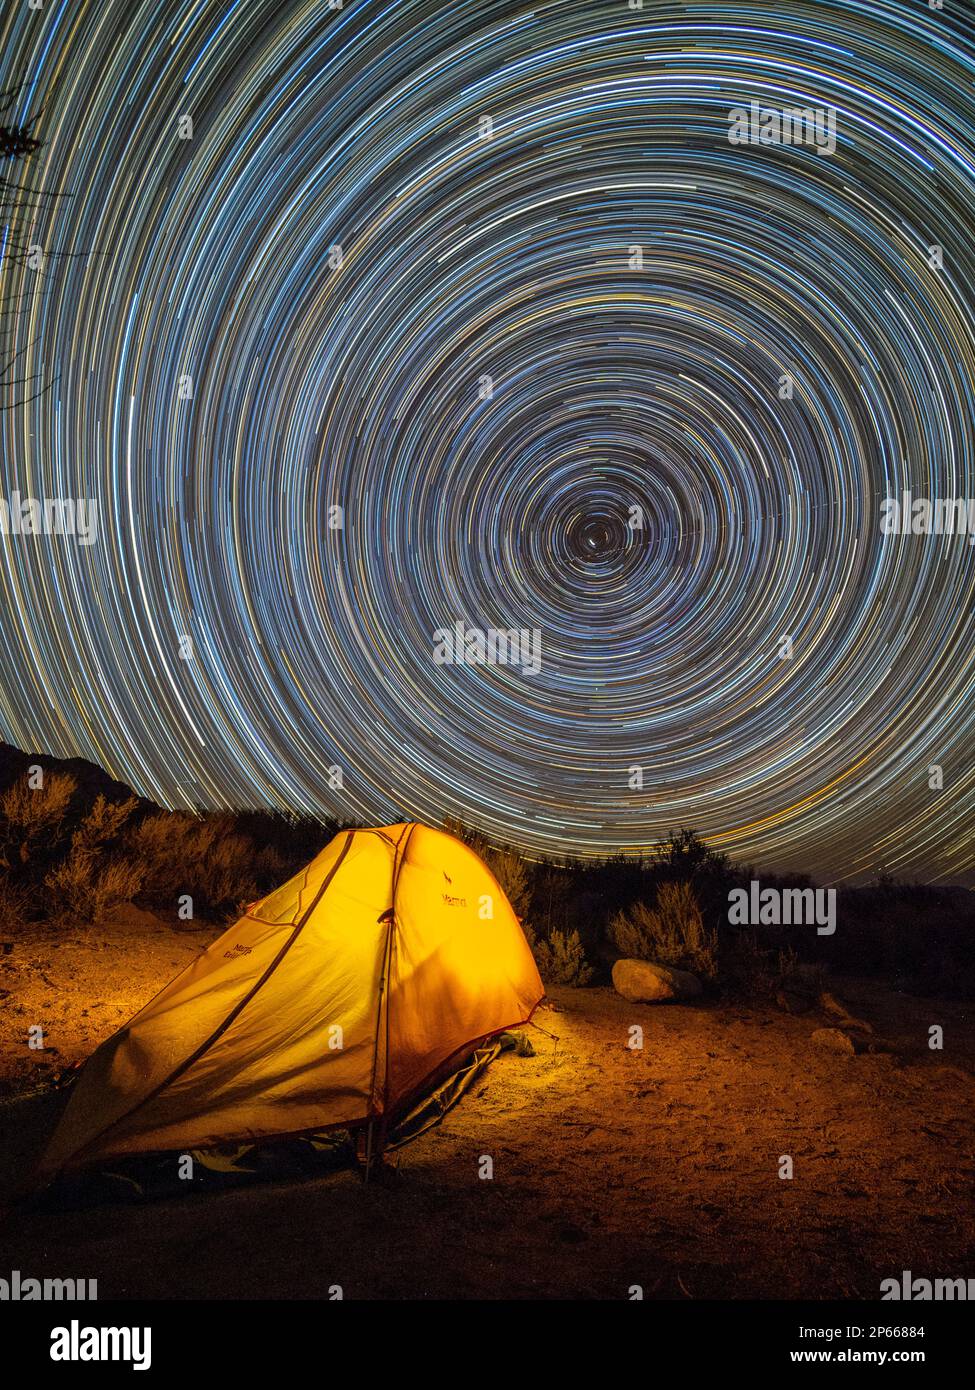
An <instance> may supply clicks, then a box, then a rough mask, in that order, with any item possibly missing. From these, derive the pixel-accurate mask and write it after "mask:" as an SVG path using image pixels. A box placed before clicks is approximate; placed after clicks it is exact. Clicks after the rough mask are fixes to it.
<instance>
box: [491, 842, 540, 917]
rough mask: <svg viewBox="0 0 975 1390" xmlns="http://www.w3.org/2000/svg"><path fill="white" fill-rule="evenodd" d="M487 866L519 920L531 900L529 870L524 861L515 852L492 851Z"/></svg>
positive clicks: (507, 850) (505, 850)
mask: <svg viewBox="0 0 975 1390" xmlns="http://www.w3.org/2000/svg"><path fill="white" fill-rule="evenodd" d="M487 866H488V868H489V869H490V870H491V872H492V873H493V874H494V877H495V878H496V879H497V880H498V884H499V886H500V888H501V890H502V892H503V893H504V895H505V897H506V898H507V899H508V902H509V903H510V904H511V906H512V907H513V908H514V912H515V916H516V917H518V918H519V919H520V918H522V917H524V916H525V914H526V913H527V911H528V904H529V901H530V898H531V890H530V887H529V879H528V870H527V868H526V867H525V864H524V861H523V860H521V859H520V858H519V857H518V855H517V854H515V853H514V851H513V850H510V849H504V850H491V851H490V852H489V853H488V855H487Z"/></svg>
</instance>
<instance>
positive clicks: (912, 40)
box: [0, 0, 975, 878]
mask: <svg viewBox="0 0 975 1390" xmlns="http://www.w3.org/2000/svg"><path fill="white" fill-rule="evenodd" d="M5 26H6V28H5V31H4V37H3V45H2V51H3V53H4V55H5V57H4V66H5V81H6V84H7V85H10V84H11V83H13V82H15V81H20V82H22V83H23V86H22V90H21V92H20V94H19V96H18V100H17V111H18V114H19V116H20V117H21V118H26V116H27V115H28V114H29V113H31V112H33V111H36V110H38V109H39V108H43V116H42V119H41V122H40V126H39V130H40V133H41V134H42V135H43V137H44V139H45V141H46V144H45V147H44V148H43V150H42V151H41V152H40V153H39V154H38V155H37V156H35V158H34V160H33V161H31V162H30V163H29V164H28V165H26V166H24V167H23V170H22V173H23V177H24V179H25V181H26V182H28V183H29V185H30V187H31V188H32V189H33V190H34V191H35V192H42V193H43V194H44V195H45V198H44V199H43V200H42V202H41V204H40V206H39V208H38V209H37V211H36V212H33V213H31V214H30V216H29V221H30V223H31V229H30V237H31V240H32V241H35V242H37V243H39V244H40V245H41V246H42V247H43V250H44V262H43V267H42V269H41V270H40V271H36V270H32V269H31V268H30V266H29V265H25V264H23V263H21V262H16V263H15V262H13V261H12V260H11V258H10V257H9V256H8V257H7V259H6V261H5V264H4V267H3V271H2V274H3V277H4V278H3V284H4V294H5V295H14V296H16V295H22V296H23V299H22V301H18V302H20V303H21V308H20V310H19V311H18V312H17V313H15V314H12V315H10V316H8V320H5V328H6V331H7V351H8V353H10V352H21V351H22V352H23V354H24V357H23V361H24V366H25V370H27V371H32V372H39V373H42V377H43V381H44V382H45V384H46V385H47V387H48V389H47V390H46V391H45V392H44V393H43V394H41V395H39V396H37V397H36V398H35V399H33V400H30V401H19V402H14V403H13V404H11V405H10V406H9V408H8V409H7V410H6V411H5V412H4V414H3V415H2V416H0V437H2V447H3V456H2V467H3V484H4V488H3V493H4V496H5V497H6V498H9V497H10V496H11V494H12V493H13V491H14V490H15V489H17V490H19V492H20V493H21V494H22V495H24V496H35V497H38V498H43V497H74V498H91V499H94V500H95V501H96V503H97V507H98V518H99V532H98V537H97V541H96V543H94V544H92V545H89V546H82V545H79V544H77V543H76V542H74V541H72V540H69V539H67V538H65V537H39V538H32V539H28V538H26V537H14V536H7V537H4V538H0V546H2V548H0V607H2V612H3V624H2V630H0V660H2V662H3V669H4V680H3V688H2V693H0V725H2V729H3V732H4V734H5V736H6V737H7V738H8V739H9V740H10V741H12V742H15V743H17V744H18V745H20V746H22V747H28V748H37V747H43V748H45V749H48V750H50V751H53V752H55V753H60V754H63V755H67V754H72V755H77V754H80V755H82V756H87V757H90V758H93V759H94V760H96V761H98V762H100V763H102V764H103V765H104V766H106V767H107V768H108V769H109V770H110V771H111V772H112V773H113V774H114V775H115V776H117V777H121V778H124V779H125V780H127V781H128V782H130V783H131V784H132V785H133V786H134V787H136V788H137V789H138V790H139V791H140V792H142V793H144V794H146V795H149V796H151V797H154V798H155V799H157V800H159V801H161V802H163V803H165V804H169V805H178V804H183V805H186V804H202V805H228V804H230V805H242V804H272V805H278V806H282V807H289V808H296V809H301V810H314V811H317V812H327V813H331V814H333V815H338V816H340V817H342V818H347V819H353V820H361V821H366V822H372V823H376V822H381V821H383V820H386V819H389V818H391V817H393V816H397V815H403V816H409V817H411V818H417V819H424V820H434V821H436V820H439V819H440V818H442V817H443V816H445V815H451V816H460V817H462V818H463V819H465V820H467V821H470V822H473V823H474V824H475V825H477V826H479V827H480V828H482V829H483V830H485V831H486V832H488V833H489V834H491V835H493V836H495V837H497V838H499V839H501V840H504V841H507V842H508V843H512V844H514V845H516V846H519V847H520V848H521V849H523V850H525V851H527V852H529V853H536V854H541V853H554V854H563V853H570V854H576V855H583V856H593V855H600V854H605V853H606V852H608V851H615V850H617V849H623V850H624V851H627V852H639V851H641V850H643V849H645V848H646V847H648V846H652V845H653V844H655V843H656V842H658V841H659V840H660V839H661V838H662V837H663V836H665V835H666V833H667V831H668V830H669V829H672V828H677V827H679V826H688V827H692V828H694V829H696V830H698V831H700V832H702V833H704V834H706V835H707V836H708V837H709V838H710V839H712V840H713V841H714V842H715V843H717V844H718V845H720V846H722V847H724V848H726V849H728V850H730V851H732V852H733V853H735V854H737V855H741V856H746V857H748V858H750V859H753V860H757V861H758V862H760V863H762V864H766V865H771V866H777V867H785V866H792V867H796V868H802V869H806V870H810V871H812V872H815V873H818V874H820V875H823V876H827V877H834V878H836V877H845V876H851V875H856V874H859V873H862V872H866V871H868V870H871V869H874V868H876V867H878V866H879V865H883V866H885V867H886V868H888V869H890V870H893V871H895V872H901V873H907V872H913V873H919V874H921V875H924V876H939V875H940V876H949V877H958V876H960V875H962V874H963V873H965V871H967V870H968V869H969V868H970V867H971V857H970V856H971V852H970V847H969V838H970V833H969V832H970V826H971V823H972V816H973V812H975V713H973V683H975V601H973V600H975V548H973V547H972V546H970V545H969V544H968V542H967V538H966V537H959V536H938V537H933V536H900V535H884V534H882V532H881V526H880V514H881V506H882V503H883V501H884V499H885V498H886V497H888V496H900V494H901V492H902V491H903V490H904V489H910V490H911V491H912V493H913V494H914V495H915V496H917V497H929V498H969V497H972V498H975V453H973V437H972V418H973V406H975V401H973V394H975V391H973V382H975V343H973V329H972V324H973V309H975V250H973V246H972V238H971V208H972V206H973V202H975V130H973V125H975V105H973V95H972V93H973V82H975V47H973V36H975V24H973V13H972V10H971V9H970V8H969V7H968V6H967V5H964V6H963V5H960V4H957V3H953V0H945V4H944V7H943V9H942V10H940V11H939V10H931V9H928V8H927V7H926V6H924V5H922V4H921V3H915V4H900V3H898V4H894V3H883V0H881V2H880V3H876V4H871V5H869V6H863V5H861V4H858V3H852V0H838V2H837V3H831V4H822V3H816V4H787V3H784V2H780V3H773V4H767V3H766V4H755V5H749V4H734V5H732V4H701V5H693V6H684V5H681V4H665V3H660V4H656V3H653V2H652V0H646V3H645V4H644V6H643V8H642V9H631V8H630V7H629V6H628V5H627V4H626V3H625V0H613V2H612V3H601V2H597V3H585V4H578V3H571V2H569V3H558V4H554V3H553V4H543V5H536V6H524V5H512V4H491V3H487V4H484V3H476V4H475V3H469V0H451V3H449V4H446V3H444V4H429V3H419V2H418V0H414V2H413V3H402V4H397V3H389V4H382V5H378V4H370V3H364V2H362V0H359V2H355V0H346V3H345V4H344V6H342V7H341V8H334V9H332V8H329V6H328V5H327V4H325V3H322V0H317V3H292V4H287V3H284V4H282V3H270V2H269V0H249V2H248V3H246V4H245V3H241V4H236V5H235V4H227V3H220V4H218V3H209V0H200V3H197V4H194V5H192V6H186V5H177V4H173V3H143V4H138V3H133V2H132V0H124V3H118V2H116V3H107V4H105V3H98V4H97V5H96V4H94V3H85V0H80V2H79V3H72V4H58V3H56V0H51V3H50V4H48V5H46V6H45V7H44V9H43V10H40V11H30V10H28V8H27V7H26V6H24V5H22V6H18V7H16V10H11V12H10V13H9V14H8V17H7V19H6V21H5ZM752 102H757V103H759V106H760V107H761V108H765V109H769V108H771V109H782V108H815V109H830V108H832V109H834V110H835V121H836V126H835V132H836V139H835V149H834V150H833V151H832V152H825V151H823V150H821V149H817V148H814V147H812V146H810V145H791V146H787V145H782V144H761V143H758V144H733V143H731V142H730V141H729V139H728V132H729V112H730V111H732V110H733V109H734V108H738V107H745V108H748V107H749V105H750V103H752ZM932 248H941V249H940V251H935V250H932ZM8 302H12V301H8ZM458 623H460V624H463V625H464V627H465V630H466V629H476V630H479V631H483V632H488V631H489V630H491V629H498V630H504V631H507V630H510V629H518V630H522V629H524V630H525V631H526V634H528V635H531V634H533V633H535V632H537V634H538V636H539V640H540V662H539V665H538V669H537V670H535V671H532V670H529V669H526V664H525V663H522V664H521V665H519V664H503V663H494V664H471V663H466V662H465V663H464V664H457V663H453V664H451V663H446V664H444V663H441V664H438V663H437V662H436V661H435V660H434V650H435V645H436V639H435V633H436V632H437V631H438V630H439V629H445V628H446V629H451V630H456V625H457V624H458ZM933 764H937V765H938V766H940V767H941V768H942V770H943V774H942V775H943V787H942V788H941V789H940V790H933V789H932V788H931V786H930V780H931V778H930V774H929V768H930V767H931V766H932V765H933Z"/></svg>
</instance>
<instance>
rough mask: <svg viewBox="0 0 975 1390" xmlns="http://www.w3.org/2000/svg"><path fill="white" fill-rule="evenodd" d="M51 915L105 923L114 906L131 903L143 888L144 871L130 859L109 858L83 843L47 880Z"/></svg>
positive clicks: (77, 846) (75, 846)
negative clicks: (50, 897)
mask: <svg viewBox="0 0 975 1390" xmlns="http://www.w3.org/2000/svg"><path fill="white" fill-rule="evenodd" d="M44 882H45V884H46V886H47V887H48V888H49V889H50V891H51V894H52V898H53V901H52V902H51V904H50V909H51V915H52V917H54V918H61V919H62V920H66V921H80V922H101V921H103V920H104V918H105V916H106V915H107V914H108V913H109V912H110V911H111V910H112V908H115V907H119V906H120V905H121V904H122V903H127V902H131V901H132V899H133V898H134V897H135V896H136V895H137V894H138V892H139V890H140V889H141V887H142V871H141V869H140V867H139V865H138V864H135V863H133V862H132V861H131V860H129V859H124V858H121V857H119V858H115V859H108V860H107V861H106V860H105V859H104V857H103V856H102V855H101V854H100V853H98V852H97V851H96V850H91V849H88V848H86V847H85V846H84V844H82V843H80V842H79V843H77V844H75V845H74V846H73V847H72V850H71V853H70V854H69V855H68V857H67V858H66V859H63V860H62V861H61V863H60V864H58V865H57V867H56V868H54V869H52V870H51V872H50V873H49V874H48V875H47V877H46V878H45V880H44Z"/></svg>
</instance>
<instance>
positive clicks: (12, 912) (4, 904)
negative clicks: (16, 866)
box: [0, 874, 31, 932]
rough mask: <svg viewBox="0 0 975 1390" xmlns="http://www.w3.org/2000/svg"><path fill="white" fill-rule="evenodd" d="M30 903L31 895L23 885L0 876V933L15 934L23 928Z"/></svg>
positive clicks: (6, 876)
mask: <svg viewBox="0 0 975 1390" xmlns="http://www.w3.org/2000/svg"><path fill="white" fill-rule="evenodd" d="M30 901H31V893H30V891H29V890H28V889H27V888H26V887H25V886H24V885H22V884H18V883H14V881H13V880H12V879H11V878H10V877H9V875H7V874H0V931H9V932H15V931H18V930H19V929H20V928H21V927H23V926H24V924H25V923H26V921H27V914H28V910H29V908H30Z"/></svg>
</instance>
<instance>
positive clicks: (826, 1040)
mask: <svg viewBox="0 0 975 1390" xmlns="http://www.w3.org/2000/svg"><path fill="white" fill-rule="evenodd" d="M812 1040H813V1042H814V1043H815V1044H816V1045H817V1047H828V1048H829V1050H830V1051H831V1052H845V1053H846V1055H847V1056H848V1057H855V1056H856V1054H857V1044H856V1042H855V1040H854V1039H853V1038H851V1037H850V1035H849V1033H844V1032H843V1030H842V1029H840V1028H817V1029H816V1031H815V1033H813V1035H812Z"/></svg>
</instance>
